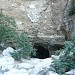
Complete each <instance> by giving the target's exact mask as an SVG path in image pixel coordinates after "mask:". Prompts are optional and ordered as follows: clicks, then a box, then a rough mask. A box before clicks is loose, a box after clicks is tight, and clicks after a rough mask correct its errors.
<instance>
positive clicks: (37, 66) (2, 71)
mask: <svg viewBox="0 0 75 75" xmlns="http://www.w3.org/2000/svg"><path fill="white" fill-rule="evenodd" d="M13 51H14V49H12V48H11V47H9V48H7V49H5V50H4V51H3V53H2V54H1V55H0V75H58V74H57V73H54V72H51V71H49V68H50V64H51V62H52V59H51V58H46V59H38V58H32V59H30V60H27V59H22V62H19V61H17V63H16V61H15V60H14V59H13V58H12V57H11V55H10V52H13Z"/></svg>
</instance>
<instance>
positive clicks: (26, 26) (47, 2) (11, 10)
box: [0, 0, 67, 42]
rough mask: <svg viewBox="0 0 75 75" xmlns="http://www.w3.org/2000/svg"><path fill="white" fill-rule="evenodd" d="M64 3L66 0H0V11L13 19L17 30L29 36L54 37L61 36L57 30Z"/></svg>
mask: <svg viewBox="0 0 75 75" xmlns="http://www.w3.org/2000/svg"><path fill="white" fill-rule="evenodd" d="M66 3H67V0H38V1H37V0H14V1H13V0H0V9H2V10H3V13H4V14H6V15H8V16H12V17H14V18H15V20H16V23H17V28H18V30H24V31H25V32H27V33H28V34H29V35H31V36H34V35H35V36H38V37H39V36H53V37H56V36H61V35H63V34H62V32H58V30H59V26H60V25H61V22H62V14H63V10H64V8H65V5H66ZM49 38H50V37H49ZM60 38H61V39H62V36H61V37H60ZM59 41H60V40H59ZM59 41H58V42H59Z"/></svg>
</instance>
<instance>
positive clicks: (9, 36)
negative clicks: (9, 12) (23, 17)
mask: <svg viewBox="0 0 75 75" xmlns="http://www.w3.org/2000/svg"><path fill="white" fill-rule="evenodd" d="M15 27H16V23H15V21H14V19H13V18H12V17H8V16H6V15H4V14H3V13H2V11H1V12H0V43H4V42H6V41H8V40H11V41H12V40H13V39H14V37H15V35H16V32H15Z"/></svg>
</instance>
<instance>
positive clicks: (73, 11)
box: [69, 0, 75, 16]
mask: <svg viewBox="0 0 75 75" xmlns="http://www.w3.org/2000/svg"><path fill="white" fill-rule="evenodd" d="M74 14H75V0H71V7H70V9H69V16H72V15H74Z"/></svg>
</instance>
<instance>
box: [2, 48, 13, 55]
mask: <svg viewBox="0 0 75 75" xmlns="http://www.w3.org/2000/svg"><path fill="white" fill-rule="evenodd" d="M12 52H14V49H13V48H11V47H8V48H6V49H4V51H3V53H2V54H3V55H4V56H11V54H10V53H12Z"/></svg>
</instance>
